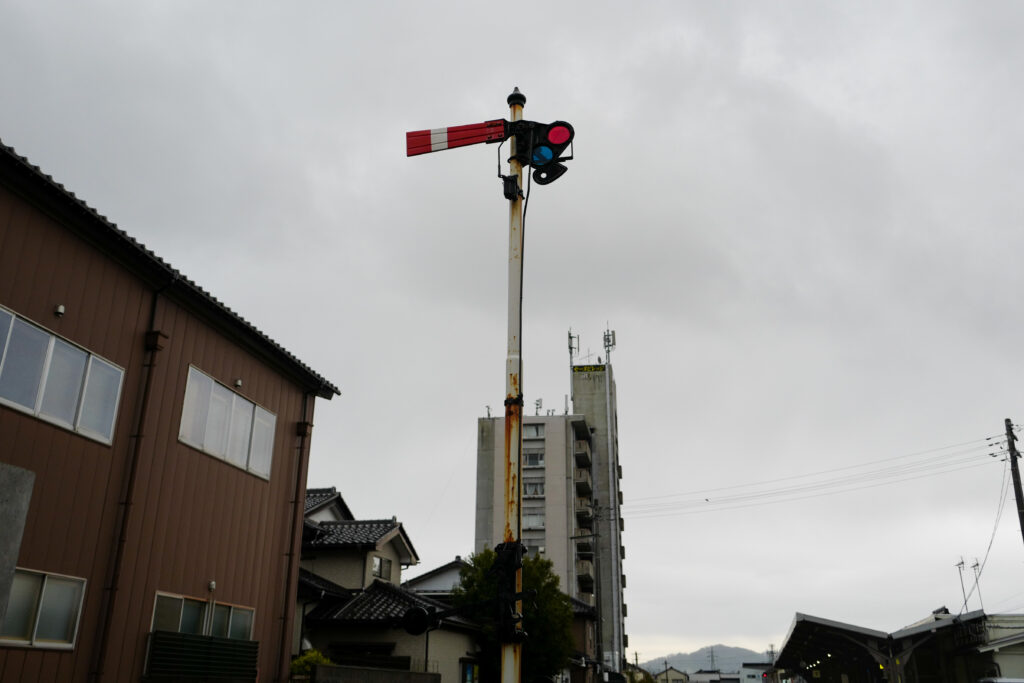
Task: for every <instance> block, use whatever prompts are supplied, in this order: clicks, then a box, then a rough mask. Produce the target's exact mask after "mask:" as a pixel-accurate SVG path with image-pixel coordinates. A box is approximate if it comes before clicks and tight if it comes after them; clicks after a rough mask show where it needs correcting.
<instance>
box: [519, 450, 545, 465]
mask: <svg viewBox="0 0 1024 683" xmlns="http://www.w3.org/2000/svg"><path fill="white" fill-rule="evenodd" d="M531 456H535V458H536V462H530V457H531ZM523 467H544V449H532V448H531V449H529V450H527V449H525V448H524V449H523Z"/></svg>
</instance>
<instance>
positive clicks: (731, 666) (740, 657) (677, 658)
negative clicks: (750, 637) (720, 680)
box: [640, 645, 768, 674]
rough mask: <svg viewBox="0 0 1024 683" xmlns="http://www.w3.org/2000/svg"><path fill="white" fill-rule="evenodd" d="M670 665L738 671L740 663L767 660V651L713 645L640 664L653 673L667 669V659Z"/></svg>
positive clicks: (726, 671)
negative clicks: (712, 659)
mask: <svg viewBox="0 0 1024 683" xmlns="http://www.w3.org/2000/svg"><path fill="white" fill-rule="evenodd" d="M712 651H714V653H715V663H714V667H712V664H711V653H712ZM666 660H667V661H668V665H669V666H671V667H675V668H676V669H678V670H679V671H686V672H688V673H693V672H695V671H699V670H701V669H703V670H705V671H707V670H709V669H711V668H715V669H718V670H719V671H721V672H722V673H737V672H738V671H739V670H740V665H741V664H743V663H744V662H767V661H768V653H767V652H754V651H753V650H748V649H746V648H743V647H729V646H728V645H711V646H709V647H702V648H701V649H699V650H697V651H696V652H690V653H686V652H677V653H676V654H674V655H666V656H664V657H658V658H656V659H652V660H650V661H647V662H640V666H641V667H642V668H644V669H646V670H647V671H649V672H651V673H652V674H656V673H658V672H659V671H664V670H665V661H666Z"/></svg>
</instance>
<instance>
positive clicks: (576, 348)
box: [565, 327, 580, 415]
mask: <svg viewBox="0 0 1024 683" xmlns="http://www.w3.org/2000/svg"><path fill="white" fill-rule="evenodd" d="M579 354H580V336H579V335H578V334H573V333H572V328H571V327H570V328H569V396H568V397H566V401H565V414H566V415H568V414H569V399H570V397H571V399H572V401H573V410H575V409H576V392H575V391H574V390H573V387H572V366H573V358H575V357H576V356H578V355H579Z"/></svg>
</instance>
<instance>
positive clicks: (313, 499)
mask: <svg viewBox="0 0 1024 683" xmlns="http://www.w3.org/2000/svg"><path fill="white" fill-rule="evenodd" d="M331 502H337V503H338V507H340V508H341V516H342V518H344V519H355V515H353V514H352V511H351V510H350V509H349V507H348V505H347V504H346V503H345V499H344V498H342V497H341V494H340V493H338V489H336V488H335V487H333V486H332V487H330V488H327V489H306V508H305V514H307V515H308V514H309V513H311V512H313V511H314V510H317V509H318V508H321V507H324V506H326V505H328V504H329V503H331Z"/></svg>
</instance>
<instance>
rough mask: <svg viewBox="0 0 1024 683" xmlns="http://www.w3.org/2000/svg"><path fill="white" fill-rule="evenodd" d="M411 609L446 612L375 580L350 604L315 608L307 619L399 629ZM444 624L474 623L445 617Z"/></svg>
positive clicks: (408, 593)
mask: <svg viewBox="0 0 1024 683" xmlns="http://www.w3.org/2000/svg"><path fill="white" fill-rule="evenodd" d="M410 607H422V608H424V609H435V610H438V611H441V610H444V609H446V606H445V605H444V604H443V603H440V602H437V601H436V600H431V599H429V598H425V597H423V596H422V595H417V594H416V593H413V592H411V591H407V590H403V589H402V588H399V587H398V586H395V585H392V584H390V583H387V582H384V581H379V580H378V581H374V582H373V583H372V584H370V586H369V587H368V588H367V589H366V590H364V591H361V592H360V593H358V594H357V595H356V596H355V597H354V598H352V599H351V600H348V601H336V602H334V603H332V604H323V605H320V606H318V607H316V608H315V609H314V610H313V611H312V612H310V613H309V616H308V617H307V618H308V619H309V620H310V621H321V622H332V623H339V622H345V623H349V624H376V625H379V626H388V627H398V626H400V625H401V621H402V616H403V615H404V614H405V612H406V610H408V609H409V608H410ZM444 621H445V622H446V623H449V624H452V625H459V626H464V627H472V626H473V622H471V621H469V620H468V619H465V618H463V617H459V616H452V617H447V618H445V619H444Z"/></svg>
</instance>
